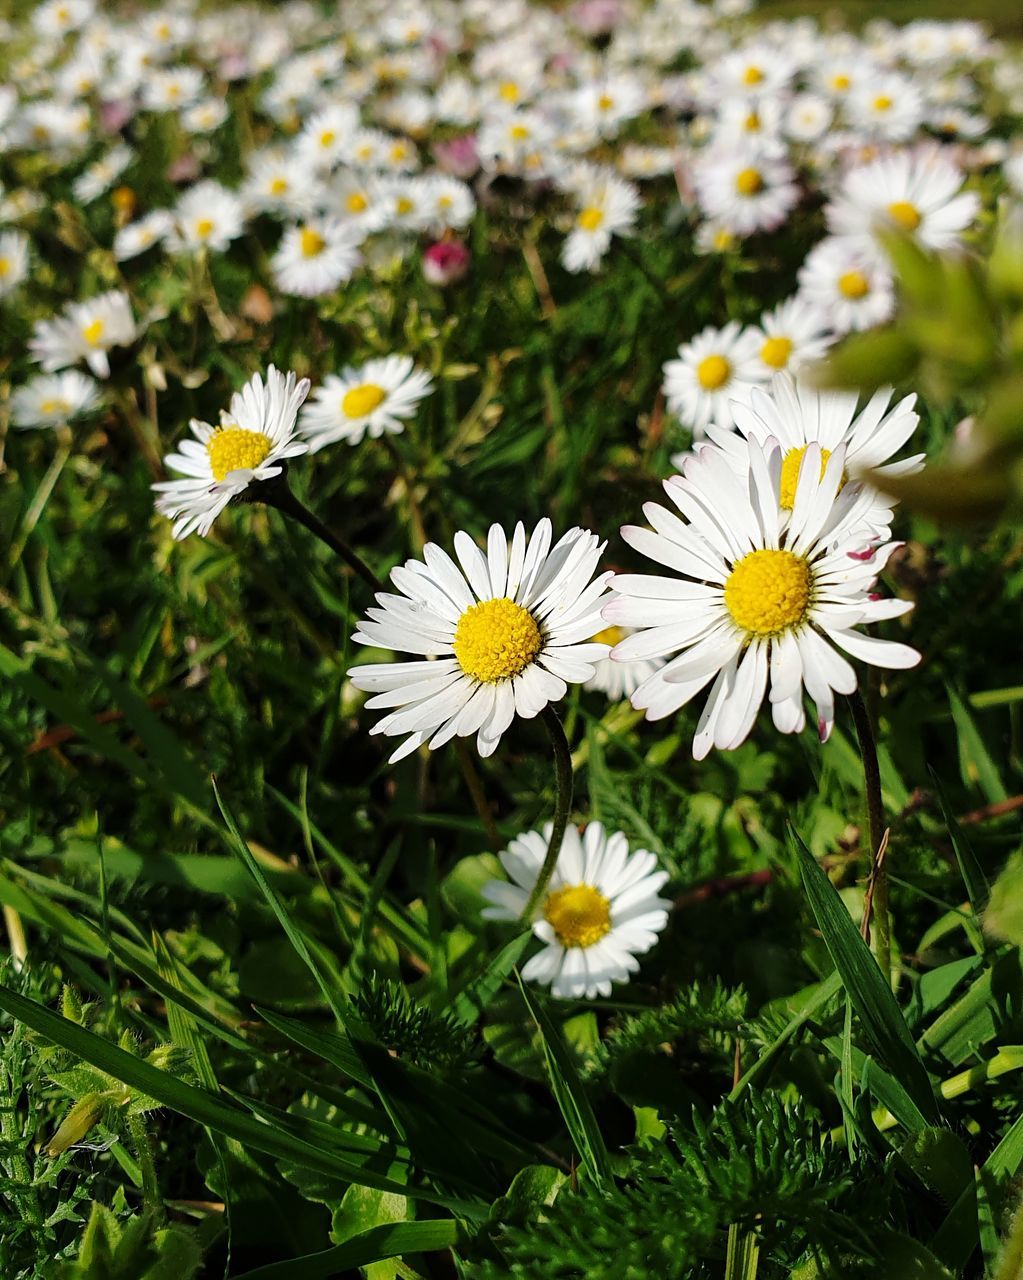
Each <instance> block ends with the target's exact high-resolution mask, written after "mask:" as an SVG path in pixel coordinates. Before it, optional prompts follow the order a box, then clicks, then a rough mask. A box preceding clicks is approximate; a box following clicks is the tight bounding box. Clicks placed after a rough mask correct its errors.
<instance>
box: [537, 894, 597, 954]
mask: <svg viewBox="0 0 1023 1280" xmlns="http://www.w3.org/2000/svg"><path fill="white" fill-rule="evenodd" d="M543 914H544V919H545V920H546V921H547V923H548V924H549V925H550V926H551V928H552V929H553V930H554V933H555V935H556V937H557V939H558V941H559V942H560V943H561V945H562V946H563V947H592V946H593V944H594V943H595V942H599V941H600V940H601V938H603V937H604V935H605V934H607V933H610V932H611V904H610V902H608V900H607V898H605V897H604V895H603V894H602V893H601V892H600V890H599V889H594V887H593V886H592V885H590V884H566V885H564V886H563V887H562V888H561V889H555V890H554V892H553V893H549V894H548V895H547V899H546V901H545V902H544V904H543Z"/></svg>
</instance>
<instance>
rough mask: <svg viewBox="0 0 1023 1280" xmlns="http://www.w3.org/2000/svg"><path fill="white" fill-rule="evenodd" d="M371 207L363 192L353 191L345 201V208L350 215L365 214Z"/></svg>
mask: <svg viewBox="0 0 1023 1280" xmlns="http://www.w3.org/2000/svg"><path fill="white" fill-rule="evenodd" d="M368 207H369V201H368V200H367V199H366V197H365V196H364V195H363V194H362V192H361V191H353V192H352V194H351V195H350V196H349V197H348V199H347V200H346V201H345V208H346V209H347V210H348V212H349V213H364V212H365V211H366V209H367V208H368Z"/></svg>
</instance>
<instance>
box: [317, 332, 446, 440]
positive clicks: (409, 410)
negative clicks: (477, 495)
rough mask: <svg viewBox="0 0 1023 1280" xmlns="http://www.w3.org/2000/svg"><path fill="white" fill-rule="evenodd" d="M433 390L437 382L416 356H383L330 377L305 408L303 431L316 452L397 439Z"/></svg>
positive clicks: (324, 381)
mask: <svg viewBox="0 0 1023 1280" xmlns="http://www.w3.org/2000/svg"><path fill="white" fill-rule="evenodd" d="M432 390H433V378H432V377H431V376H430V374H429V373H427V372H426V370H425V369H418V368H416V366H415V363H414V361H413V359H412V357H411V356H399V355H393V356H383V357H381V358H379V359H376V360H368V361H367V362H366V363H365V364H363V365H357V366H350V367H348V368H346V369H343V370H342V371H341V373H340V374H335V373H332V374H328V375H327V377H326V378H324V380H323V385H322V386H319V387H317V388H316V390H315V391H314V392H313V394H312V398H311V399H310V401H309V403H308V404H307V405H306V406H305V408H304V409H303V410H302V418H301V421H300V422H299V432H300V434H301V435H302V436H303V437H305V439H307V440H308V441H309V450H310V452H311V453H316V452H318V451H319V450H320V449H323V448H324V447H325V446H326V445H328V444H334V443H335V442H336V441H338V440H347V441H348V443H349V444H358V443H359V441H360V440H361V439H362V438H363V436H364V435H369V437H370V438H371V439H373V440H378V439H379V438H380V437H381V436H382V435H383V434H384V432H388V433H389V434H391V435H397V434H398V433H399V432H402V431H404V430H405V423H406V422H407V421H408V420H409V419H410V418H414V417H415V415H416V411H417V410H418V408H419V405H420V402H421V401H422V400H423V399H424V398H425V397H426V396H428V395H429V394H430V392H431V391H432Z"/></svg>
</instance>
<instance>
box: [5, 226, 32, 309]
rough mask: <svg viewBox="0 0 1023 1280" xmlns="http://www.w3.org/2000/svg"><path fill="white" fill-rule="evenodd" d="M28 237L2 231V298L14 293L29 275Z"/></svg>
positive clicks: (21, 233) (15, 232) (19, 232)
mask: <svg viewBox="0 0 1023 1280" xmlns="http://www.w3.org/2000/svg"><path fill="white" fill-rule="evenodd" d="M28 245H29V240H28V236H27V235H25V234H24V232H22V231H0V298H6V297H7V295H8V294H11V293H13V292H14V290H15V289H17V287H18V285H19V284H21V282H22V280H24V279H25V277H26V276H27V275H28Z"/></svg>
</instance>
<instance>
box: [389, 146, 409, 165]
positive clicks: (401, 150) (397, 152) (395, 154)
mask: <svg viewBox="0 0 1023 1280" xmlns="http://www.w3.org/2000/svg"><path fill="white" fill-rule="evenodd" d="M407 156H408V147H406V146H405V144H404V143H403V142H396V143H395V144H394V146H393V147H392V148H391V159H392V160H393V161H394V162H395V164H397V163H398V162H399V161H400V160H404V159H405V158H406V157H407Z"/></svg>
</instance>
